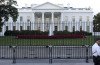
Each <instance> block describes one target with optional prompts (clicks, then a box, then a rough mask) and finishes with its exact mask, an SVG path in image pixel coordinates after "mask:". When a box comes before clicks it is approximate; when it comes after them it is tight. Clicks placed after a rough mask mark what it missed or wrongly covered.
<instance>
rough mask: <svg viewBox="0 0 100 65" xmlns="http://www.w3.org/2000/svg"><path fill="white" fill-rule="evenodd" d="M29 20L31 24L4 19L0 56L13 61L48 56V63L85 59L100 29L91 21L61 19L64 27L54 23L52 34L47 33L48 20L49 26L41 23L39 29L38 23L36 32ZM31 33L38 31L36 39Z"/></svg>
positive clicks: (0, 39)
mask: <svg viewBox="0 0 100 65" xmlns="http://www.w3.org/2000/svg"><path fill="white" fill-rule="evenodd" d="M15 24H16V25H15ZM29 24H30V26H29V25H28V24H27V23H23V24H22V23H21V24H19V23H6V24H5V26H3V27H5V28H3V29H4V30H5V31H4V30H3V32H2V34H3V33H4V36H0V58H1V59H13V63H16V60H17V59H48V61H49V63H52V62H53V60H54V59H85V60H86V62H88V60H89V59H92V48H91V47H92V45H93V44H94V42H95V39H96V38H100V36H99V33H96V32H93V28H91V27H92V26H93V24H92V23H89V24H87V25H84V24H86V22H84V23H81V24H78V23H72V22H71V23H69V22H68V23H67V24H66V23H63V24H66V25H63V24H62V25H63V27H62V26H61V25H56V24H55V25H54V31H55V32H53V35H52V36H48V35H49V34H50V30H49V28H50V25H49V24H46V26H47V25H48V26H47V28H44V31H43V27H41V25H42V24H41V25H40V27H39V29H38V26H37V27H36V30H35V32H34V30H32V29H33V23H29ZM60 24H61V23H60ZM10 25H11V26H10ZM17 25H18V26H17ZM20 25H21V26H20ZM35 25H37V24H35ZM91 25H92V26H91ZM89 26H90V27H89ZM44 27H45V26H44ZM60 27H62V28H60ZM78 27H79V28H78ZM34 29H35V28H34ZM90 29H91V30H90ZM41 31H42V32H41ZM86 31H87V32H86ZM18 35H22V38H18ZM34 35H35V36H36V35H39V36H40V37H39V39H38V38H37V39H35V38H34V37H33V36H34ZM41 35H42V36H43V37H41ZM45 35H46V36H45ZM28 36H30V37H28ZM47 37H48V38H47ZM41 38H42V39H41ZM43 38H45V39H43ZM46 38H47V39H46Z"/></svg>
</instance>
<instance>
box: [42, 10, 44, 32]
mask: <svg viewBox="0 0 100 65" xmlns="http://www.w3.org/2000/svg"><path fill="white" fill-rule="evenodd" d="M42 31H43V32H44V12H42Z"/></svg>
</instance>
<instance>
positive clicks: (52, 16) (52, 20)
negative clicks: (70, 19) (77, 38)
mask: <svg viewBox="0 0 100 65" xmlns="http://www.w3.org/2000/svg"><path fill="white" fill-rule="evenodd" d="M51 14H52V15H51V24H52V30H53V31H54V12H51Z"/></svg>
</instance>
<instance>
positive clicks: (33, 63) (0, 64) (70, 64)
mask: <svg viewBox="0 0 100 65" xmlns="http://www.w3.org/2000/svg"><path fill="white" fill-rule="evenodd" d="M65 60H66V59H64V60H62V62H61V59H60V60H57V59H56V60H53V63H49V62H48V60H45V59H39V60H32V59H18V60H17V61H16V63H13V61H12V60H11V59H0V65H93V62H92V59H91V60H89V63H86V62H85V60H84V59H82V60H81V59H79V60H77V59H70V60H66V61H65ZM59 61H60V62H59Z"/></svg>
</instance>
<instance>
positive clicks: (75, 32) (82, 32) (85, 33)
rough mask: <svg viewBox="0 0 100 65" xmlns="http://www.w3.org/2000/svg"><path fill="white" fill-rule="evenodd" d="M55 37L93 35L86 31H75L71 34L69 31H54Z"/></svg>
mask: <svg viewBox="0 0 100 65" xmlns="http://www.w3.org/2000/svg"><path fill="white" fill-rule="evenodd" d="M54 34H55V35H62V34H83V35H86V36H89V35H92V33H89V32H86V31H74V32H69V31H66V30H64V31H54Z"/></svg>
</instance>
